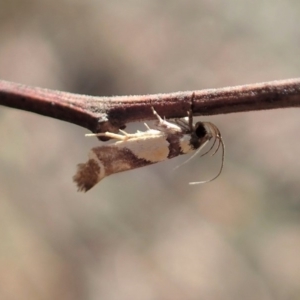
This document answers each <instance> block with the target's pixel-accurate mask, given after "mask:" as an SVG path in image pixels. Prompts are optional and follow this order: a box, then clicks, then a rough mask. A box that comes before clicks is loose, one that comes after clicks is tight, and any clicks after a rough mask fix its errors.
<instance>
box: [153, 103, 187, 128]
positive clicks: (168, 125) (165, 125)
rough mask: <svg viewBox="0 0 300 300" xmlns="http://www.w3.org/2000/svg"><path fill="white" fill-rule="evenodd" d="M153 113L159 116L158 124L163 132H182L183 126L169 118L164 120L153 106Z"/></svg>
mask: <svg viewBox="0 0 300 300" xmlns="http://www.w3.org/2000/svg"><path fill="white" fill-rule="evenodd" d="M151 109H152V112H153V114H154V115H155V116H156V118H157V120H158V121H157V124H156V126H157V127H158V128H159V129H160V130H161V131H163V132H167V133H174V132H180V131H181V128H180V127H179V126H178V125H176V124H173V123H170V122H168V121H167V120H164V119H163V118H162V117H161V116H160V115H159V114H158V113H157V112H156V110H155V109H154V108H153V107H151Z"/></svg>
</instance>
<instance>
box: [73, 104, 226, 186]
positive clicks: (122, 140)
mask: <svg viewBox="0 0 300 300" xmlns="http://www.w3.org/2000/svg"><path fill="white" fill-rule="evenodd" d="M152 111H153V114H154V115H155V116H156V118H157V121H156V124H155V126H154V127H155V129H151V128H149V126H148V125H147V124H145V126H146V128H147V130H146V131H143V132H141V131H137V132H136V133H133V134H129V133H126V132H125V131H123V130H120V133H121V134H116V133H112V132H105V133H97V134H86V136H105V137H108V138H111V139H115V140H117V141H116V142H115V143H113V144H109V145H103V146H99V147H95V148H92V149H91V150H90V153H89V159H88V161H87V162H86V163H84V164H79V165H78V169H77V173H76V174H75V175H74V176H73V180H74V181H75V182H76V184H77V186H78V190H79V191H84V192H86V191H88V190H89V189H91V188H92V187H93V186H94V185H96V184H97V183H98V182H99V181H100V180H102V179H103V178H104V177H107V176H109V175H111V174H114V173H118V172H123V171H128V170H133V169H136V168H139V167H144V166H148V165H151V164H155V163H158V162H161V161H164V160H166V159H170V158H173V157H176V156H178V155H181V154H188V153H193V152H195V151H196V152H195V153H194V155H193V156H192V157H191V158H193V157H194V156H195V155H196V154H197V153H199V151H200V150H201V149H202V148H203V147H204V146H205V145H206V144H207V143H208V142H209V141H210V140H211V139H212V138H213V139H214V142H213V145H212V146H211V147H210V149H209V150H208V151H207V152H205V153H204V154H202V155H201V156H203V155H205V154H207V153H209V152H210V151H211V150H212V149H213V147H214V145H215V143H216V141H217V140H218V142H219V144H218V146H217V149H216V150H215V151H214V153H213V154H212V155H214V154H215V153H216V152H217V151H218V150H219V148H220V145H221V146H222V164H221V168H220V170H219V172H218V174H217V175H216V176H215V177H214V178H212V179H210V180H207V181H200V182H190V184H200V183H206V182H210V181H212V180H214V179H216V178H217V177H218V176H219V175H220V174H221V172H222V169H223V163H224V150H225V146H224V143H223V140H222V137H221V134H220V131H219V129H218V128H217V127H216V126H215V125H214V124H212V123H210V122H197V123H195V124H193V116H192V113H191V111H190V112H189V113H188V117H187V118H182V119H175V120H174V123H171V122H169V121H166V120H164V119H162V118H161V117H160V116H159V115H158V113H157V112H156V111H155V110H154V108H152Z"/></svg>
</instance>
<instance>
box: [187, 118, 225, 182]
mask: <svg viewBox="0 0 300 300" xmlns="http://www.w3.org/2000/svg"><path fill="white" fill-rule="evenodd" d="M211 139H214V140H213V143H212V146H211V147H210V148H209V149H208V150H207V151H206V152H204V153H203V154H201V156H204V155H206V154H208V153H210V152H211V151H212V150H213V148H214V146H215V144H216V142H218V145H217V147H216V149H215V150H214V151H213V153H212V155H211V156H213V155H215V154H216V153H217V152H218V151H219V149H220V147H221V151H222V162H221V167H220V170H219V172H218V174H217V175H216V176H214V177H213V178H211V179H209V180H205V181H199V182H190V184H202V183H207V182H210V181H213V180H215V179H216V178H218V177H219V176H220V174H221V173H222V170H223V166H224V158H225V144H224V142H223V139H222V136H221V132H220V130H219V128H218V127H217V126H216V125H215V124H213V123H210V122H197V123H196V124H195V125H194V126H193V132H192V138H191V144H192V146H193V147H194V148H195V149H198V150H197V151H196V153H195V154H194V155H196V154H198V153H199V151H200V150H201V149H202V148H203V147H204V146H205V145H206V144H207V143H208V142H209V141H210V140H211ZM194 155H193V157H194Z"/></svg>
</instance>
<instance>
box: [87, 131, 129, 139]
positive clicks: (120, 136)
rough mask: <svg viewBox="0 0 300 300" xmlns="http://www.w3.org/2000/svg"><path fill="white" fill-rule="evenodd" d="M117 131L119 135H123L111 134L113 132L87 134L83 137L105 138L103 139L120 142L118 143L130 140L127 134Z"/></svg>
mask: <svg viewBox="0 0 300 300" xmlns="http://www.w3.org/2000/svg"><path fill="white" fill-rule="evenodd" d="M119 131H120V132H121V133H123V135H121V134H117V133H113V132H99V133H87V134H86V135H85V136H105V137H108V138H111V139H116V140H120V141H126V140H128V139H129V138H130V134H128V133H127V132H125V131H123V130H121V129H119Z"/></svg>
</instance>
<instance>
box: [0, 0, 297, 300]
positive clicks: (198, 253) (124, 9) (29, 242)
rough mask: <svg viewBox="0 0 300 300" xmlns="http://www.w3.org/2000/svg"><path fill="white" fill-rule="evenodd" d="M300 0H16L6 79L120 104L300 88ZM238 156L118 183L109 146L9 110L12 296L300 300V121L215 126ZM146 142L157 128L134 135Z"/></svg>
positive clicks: (1, 231)
mask: <svg viewBox="0 0 300 300" xmlns="http://www.w3.org/2000/svg"><path fill="white" fill-rule="evenodd" d="M299 12H300V2H299V1H296V0H289V1H271V0H265V1H261V0H260V1H257V0H254V1H208V0H202V1H196V0H186V1H155V0H140V1H135V0H131V1H121V0H110V1H101V0H99V1H96V0H73V1H71V0H61V1H55V0H54V1H53V0H52V1H50V0H10V1H7V0H0V78H1V79H4V80H10V81H15V82H19V83H24V84H28V85H33V86H39V87H44V88H50V89H58V90H63V91H68V92H74V93H80V94H89V95H99V96H111V95H127V94H148V93H164V92H176V91H185V90H199V89H205V88H218V87H224V86H231V85H239V84H248V83H255V82H262V81H271V80H276V79H287V78H293V77H299V69H300V59H299V50H300V27H299ZM201 120H208V121H211V122H213V123H215V124H216V125H217V126H218V127H219V128H220V130H221V132H222V135H223V138H224V141H225V144H226V161H225V168H224V171H223V173H222V175H221V176H220V177H219V178H218V179H217V180H216V181H214V182H212V183H209V184H205V185H200V186H189V185H188V182H189V181H199V180H205V179H209V178H211V177H213V176H214V175H215V174H216V173H217V172H218V168H219V166H220V160H221V157H220V154H218V155H216V156H215V157H213V158H210V157H209V156H205V157H203V158H201V159H200V158H199V157H197V158H195V159H194V160H193V161H192V162H191V163H188V164H186V165H184V166H182V167H181V168H180V169H178V170H176V171H173V169H174V167H176V166H177V165H179V164H180V163H182V162H183V161H184V160H186V157H181V158H177V159H173V160H170V161H167V162H164V163H160V164H158V165H153V166H150V167H147V168H141V169H138V170H135V171H130V172H126V173H119V174H117V175H113V176H111V177H108V178H106V179H104V180H103V181H102V182H101V183H100V184H98V185H97V186H96V187H94V188H93V189H92V190H91V191H89V192H88V193H86V194H83V193H78V192H77V188H76V186H75V184H74V183H73V182H72V176H73V175H74V173H75V170H76V165H77V164H78V163H80V162H85V161H86V159H87V154H88V151H89V149H90V148H91V147H93V146H96V145H99V143H100V142H99V141H98V140H97V139H96V138H86V137H84V134H85V133H86V132H87V130H86V129H84V128H80V127H78V126H75V125H72V124H68V123H65V122H62V121H58V120H55V119H50V118H46V117H43V116H39V115H35V114H32V113H28V112H24V111H18V110H14V109H9V108H5V107H1V108H0V136H1V148H0V299H1V300H2V299H4V300H6V299H8V300H10V299H22V300H23V299H30V300H40V299H45V300H46V299H67V300H68V299H72V300H77V299H78V300H81V299H88V300H96V299H105V300H114V299H128V300H129V299H130V300H131V299H133V300H134V299H138V300H141V299H142V300H144V299H145V300H148V299H149V300H151V299H166V300H171V299H172V300H173V299H176V300H181V299H185V300H190V299H191V300H194V299H195V300H196V299H209V300H215V299H216V300H218V299H220V300H223V299H230V300H233V299H244V300H248V299H258V300H267V299H276V300H277V299H278V300H279V299H280V300H281V299H290V300H293V299H299V298H300V284H299V283H300V255H299V253H300V184H299V177H300V160H299V158H298V157H297V155H298V154H299V152H300V139H299V133H298V128H299V126H300V118H299V110H298V109H284V110H274V111H260V112H250V113H238V114H228V115H220V116H214V117H205V118H201ZM137 129H141V130H144V126H143V125H142V124H133V125H130V126H128V129H127V130H128V131H129V132H135V131H136V130H137Z"/></svg>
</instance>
